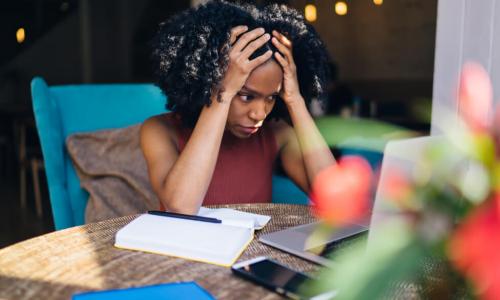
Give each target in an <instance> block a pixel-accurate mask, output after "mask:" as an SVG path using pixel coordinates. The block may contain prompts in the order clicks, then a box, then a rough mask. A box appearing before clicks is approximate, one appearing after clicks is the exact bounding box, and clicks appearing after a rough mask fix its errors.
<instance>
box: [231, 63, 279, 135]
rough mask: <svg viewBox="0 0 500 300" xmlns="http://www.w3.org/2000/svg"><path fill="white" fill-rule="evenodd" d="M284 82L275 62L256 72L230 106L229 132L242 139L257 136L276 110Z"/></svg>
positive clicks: (258, 68)
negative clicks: (266, 119) (274, 108)
mask: <svg viewBox="0 0 500 300" xmlns="http://www.w3.org/2000/svg"><path fill="white" fill-rule="evenodd" d="M282 81H283V71H282V70H281V67H280V65H278V63H277V62H276V61H274V60H272V59H271V60H268V61H267V62H265V63H263V64H262V65H260V66H259V67H257V68H256V69H254V70H253V71H252V73H250V76H249V77H248V79H247V81H246V82H245V85H244V86H243V88H242V89H241V90H240V91H239V93H238V94H237V95H236V96H235V97H234V98H233V100H232V102H231V106H230V108H229V115H228V117H227V123H226V129H227V130H229V131H230V132H231V133H232V134H233V135H235V136H237V137H239V138H248V137H250V136H251V135H252V134H254V133H256V132H257V131H258V130H259V128H260V127H261V126H262V123H263V122H264V119H265V118H266V117H267V116H268V115H269V113H270V112H271V110H272V109H273V107H274V103H275V102H276V98H277V96H278V94H279V91H280V89H281V83H282Z"/></svg>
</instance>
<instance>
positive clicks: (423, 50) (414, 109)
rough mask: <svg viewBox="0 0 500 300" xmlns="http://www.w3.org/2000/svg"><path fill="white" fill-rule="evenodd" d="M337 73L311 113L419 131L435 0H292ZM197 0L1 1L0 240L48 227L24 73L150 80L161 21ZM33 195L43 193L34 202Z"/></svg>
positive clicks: (424, 117) (427, 112) (426, 100)
mask: <svg viewBox="0 0 500 300" xmlns="http://www.w3.org/2000/svg"><path fill="white" fill-rule="evenodd" d="M252 2H253V3H256V4H259V5H263V4H266V3H273V2H278V3H285V4H288V5H290V6H292V7H294V8H296V9H297V10H299V11H302V12H303V13H304V14H305V16H306V19H307V20H308V21H309V22H310V23H311V24H312V25H313V26H314V27H315V28H316V30H317V31H318V32H319V34H320V36H321V38H322V39H323V40H324V42H325V44H326V46H327V48H328V51H329V54H330V56H331V57H332V59H333V61H334V66H333V70H335V74H337V76H336V78H335V79H334V80H333V81H332V84H331V91H330V93H329V101H330V102H329V103H331V105H329V106H328V107H326V108H324V109H323V110H321V109H318V108H317V107H315V108H312V110H313V112H314V114H315V115H316V116H317V117H318V118H321V117H322V116H321V115H336V116H340V117H343V118H351V119H363V120H364V119H372V120H377V121H380V122H385V123H388V124H392V125H395V126H400V127H401V128H404V129H407V130H408V131H411V132H416V133H418V134H422V135H425V134H428V133H429V131H430V121H431V107H432V103H431V99H432V91H433V87H432V84H433V68H434V49H435V36H436V18H437V0H343V1H341V0H316V1H305V0H290V1H264V0H261V1H252ZM198 3H199V1H186V0H184V1H162V0H140V1H139V0H108V1H99V0H80V1H78V0H16V1H13V0H9V1H2V3H1V4H0V41H1V45H2V46H1V47H0V199H1V201H0V248H2V247H5V246H8V245H11V244H13V243H15V242H18V241H22V240H25V239H27V238H30V237H34V236H37V235H41V234H44V233H47V232H50V231H53V230H54V224H53V221H52V216H51V208H50V200H49V195H48V190H47V183H46V178H45V173H44V172H45V171H44V168H43V157H42V154H41V149H40V146H39V142H38V136H37V131H36V124H35V121H34V116H33V110H32V103H31V95H30V81H31V79H32V78H33V77H34V76H42V77H43V78H44V79H45V80H46V81H47V83H48V84H49V85H64V84H82V83H137V82H152V81H153V78H152V72H151V66H150V62H149V51H150V50H149V48H148V41H149V40H150V39H151V37H152V36H153V34H154V33H155V31H156V28H157V25H158V23H159V22H161V21H162V20H164V19H165V18H167V17H168V16H170V15H172V14H174V13H176V12H178V11H181V10H183V9H186V8H188V7H190V6H192V5H197V4H198ZM37 203H40V205H38V204H37Z"/></svg>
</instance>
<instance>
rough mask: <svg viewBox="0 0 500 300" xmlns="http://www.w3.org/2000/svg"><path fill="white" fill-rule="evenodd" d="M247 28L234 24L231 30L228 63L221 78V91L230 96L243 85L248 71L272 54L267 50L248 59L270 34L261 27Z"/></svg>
mask: <svg viewBox="0 0 500 300" xmlns="http://www.w3.org/2000/svg"><path fill="white" fill-rule="evenodd" d="M247 30H248V28H247V27H246V26H236V27H234V28H233V29H232V30H231V39H230V43H231V44H232V46H231V50H230V51H229V65H228V68H227V71H226V74H225V75H224V79H223V80H222V89H223V93H226V94H228V95H230V96H231V97H230V98H232V96H234V95H236V94H237V93H238V92H239V91H240V89H241V88H242V87H243V85H245V82H246V80H247V78H248V76H249V75H250V73H251V72H252V71H253V70H254V69H255V68H257V67H258V66H260V65H261V64H262V63H264V62H266V61H267V60H268V59H269V58H271V56H272V54H273V53H272V51H271V50H269V51H267V52H266V53H264V54H262V55H260V56H258V57H256V58H254V59H252V60H250V56H251V55H252V54H253V53H254V52H255V50H257V49H259V48H260V47H262V46H263V45H264V44H265V43H266V42H268V41H269V39H270V38H271V36H270V35H269V34H268V33H265V31H264V29H263V28H256V29H253V30H251V31H247Z"/></svg>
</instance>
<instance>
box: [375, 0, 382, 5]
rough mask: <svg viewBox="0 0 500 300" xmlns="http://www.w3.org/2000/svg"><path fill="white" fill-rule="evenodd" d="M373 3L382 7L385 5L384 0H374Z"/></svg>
mask: <svg viewBox="0 0 500 300" xmlns="http://www.w3.org/2000/svg"><path fill="white" fill-rule="evenodd" d="M373 3H374V4H375V5H382V4H383V3H384V0H373Z"/></svg>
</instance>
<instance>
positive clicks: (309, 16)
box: [304, 4, 318, 22]
mask: <svg viewBox="0 0 500 300" xmlns="http://www.w3.org/2000/svg"><path fill="white" fill-rule="evenodd" d="M304 15H305V17H306V20H307V21H309V22H314V21H316V19H317V18H318V15H317V12H316V6H315V5H314V4H307V5H306V7H305V8H304Z"/></svg>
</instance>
